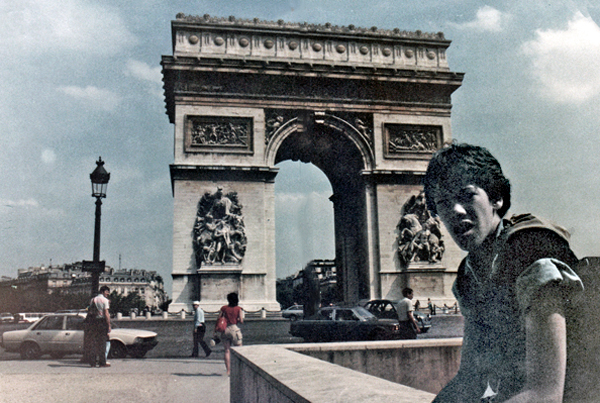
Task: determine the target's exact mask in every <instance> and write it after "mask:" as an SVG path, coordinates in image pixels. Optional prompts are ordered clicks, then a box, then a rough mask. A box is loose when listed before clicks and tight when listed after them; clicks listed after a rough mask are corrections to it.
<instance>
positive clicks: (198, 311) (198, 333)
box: [192, 301, 212, 358]
mask: <svg viewBox="0 0 600 403" xmlns="http://www.w3.org/2000/svg"><path fill="white" fill-rule="evenodd" d="M193 305H194V348H193V350H192V357H198V344H200V346H202V350H204V354H206V358H208V356H209V355H210V353H212V351H211V349H210V347H208V344H206V342H205V341H204V334H205V333H206V325H205V324H204V311H203V310H202V308H200V301H194V303H193Z"/></svg>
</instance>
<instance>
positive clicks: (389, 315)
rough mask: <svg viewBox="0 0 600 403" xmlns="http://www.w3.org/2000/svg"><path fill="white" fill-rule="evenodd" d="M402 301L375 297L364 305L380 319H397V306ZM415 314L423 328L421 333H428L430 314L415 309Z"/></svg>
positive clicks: (420, 326)
mask: <svg viewBox="0 0 600 403" xmlns="http://www.w3.org/2000/svg"><path fill="white" fill-rule="evenodd" d="M399 303H400V301H391V300H389V299H374V300H371V301H369V302H367V303H366V304H365V305H364V307H365V309H367V310H368V311H369V312H371V313H372V314H373V315H375V316H377V317H378V318H380V319H396V320H398V309H397V306H398V304H399ZM413 316H414V317H415V320H416V321H417V324H418V325H419V328H420V329H421V333H427V332H428V331H429V329H431V320H430V317H429V315H426V314H424V313H422V312H418V311H414V312H413Z"/></svg>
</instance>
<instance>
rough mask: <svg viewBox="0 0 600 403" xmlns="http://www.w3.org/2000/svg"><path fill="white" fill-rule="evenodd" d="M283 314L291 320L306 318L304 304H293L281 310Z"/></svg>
mask: <svg viewBox="0 0 600 403" xmlns="http://www.w3.org/2000/svg"><path fill="white" fill-rule="evenodd" d="M281 316H283V317H284V318H286V319H289V320H291V321H295V320H298V319H302V318H304V306H302V305H292V306H290V307H289V308H287V309H284V310H283V311H281Z"/></svg>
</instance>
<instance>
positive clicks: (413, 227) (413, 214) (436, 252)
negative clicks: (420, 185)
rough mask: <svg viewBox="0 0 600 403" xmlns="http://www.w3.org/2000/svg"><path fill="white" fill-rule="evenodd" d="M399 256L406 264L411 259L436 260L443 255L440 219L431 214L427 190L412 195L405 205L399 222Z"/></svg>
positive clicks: (405, 264) (417, 260)
mask: <svg viewBox="0 0 600 403" xmlns="http://www.w3.org/2000/svg"><path fill="white" fill-rule="evenodd" d="M396 228H397V230H398V257H399V258H400V261H401V262H402V264H403V266H404V267H408V265H409V264H410V263H411V262H428V263H430V264H433V263H437V262H439V261H441V260H442V256H443V254H444V249H445V248H444V241H443V240H442V232H441V222H440V219H439V218H438V217H432V216H431V213H429V210H428V209H427V205H426V204H425V193H424V192H421V193H419V194H418V195H417V196H412V197H411V198H410V199H409V200H408V201H407V202H406V204H405V205H404V206H403V208H402V217H401V218H400V221H399V222H398V225H397V227H396Z"/></svg>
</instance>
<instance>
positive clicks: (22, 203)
mask: <svg viewBox="0 0 600 403" xmlns="http://www.w3.org/2000/svg"><path fill="white" fill-rule="evenodd" d="M0 203H1V204H2V205H4V206H6V207H39V205H40V204H39V203H38V202H37V200H34V199H26V200H25V199H22V200H0Z"/></svg>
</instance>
